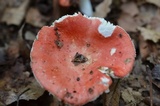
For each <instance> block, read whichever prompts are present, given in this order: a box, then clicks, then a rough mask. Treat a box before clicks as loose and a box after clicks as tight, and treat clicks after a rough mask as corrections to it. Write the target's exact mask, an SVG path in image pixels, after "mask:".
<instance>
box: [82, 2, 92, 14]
mask: <svg viewBox="0 0 160 106" xmlns="http://www.w3.org/2000/svg"><path fill="white" fill-rule="evenodd" d="M79 7H80V10H81V12H82V13H83V14H85V15H87V16H92V15H93V10H92V5H91V1H90V0H80V1H79Z"/></svg>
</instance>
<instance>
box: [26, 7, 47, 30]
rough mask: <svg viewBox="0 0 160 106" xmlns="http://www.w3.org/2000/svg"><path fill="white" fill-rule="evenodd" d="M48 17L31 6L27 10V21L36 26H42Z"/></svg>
mask: <svg viewBox="0 0 160 106" xmlns="http://www.w3.org/2000/svg"><path fill="white" fill-rule="evenodd" d="M46 20H47V18H46V17H44V16H43V15H41V14H40V12H39V11H38V9H36V8H30V9H29V10H28V12H27V16H26V23H29V24H31V25H33V26H35V27H42V26H44V25H45V24H46Z"/></svg>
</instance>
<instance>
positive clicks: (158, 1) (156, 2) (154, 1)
mask: <svg viewBox="0 0 160 106" xmlns="http://www.w3.org/2000/svg"><path fill="white" fill-rule="evenodd" d="M146 1H147V2H148V3H152V4H154V5H156V6H158V7H160V0H146Z"/></svg>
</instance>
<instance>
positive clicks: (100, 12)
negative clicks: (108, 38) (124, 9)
mask: <svg viewBox="0 0 160 106" xmlns="http://www.w3.org/2000/svg"><path fill="white" fill-rule="evenodd" d="M111 3H112V0H104V1H103V2H101V3H100V4H99V5H98V6H97V7H96V8H95V12H94V13H93V16H95V17H102V18H103V17H105V16H106V15H107V13H109V12H110V5H111Z"/></svg>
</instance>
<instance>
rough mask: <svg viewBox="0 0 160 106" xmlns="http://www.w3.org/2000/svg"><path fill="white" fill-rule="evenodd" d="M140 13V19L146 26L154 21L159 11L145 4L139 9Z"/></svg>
mask: <svg viewBox="0 0 160 106" xmlns="http://www.w3.org/2000/svg"><path fill="white" fill-rule="evenodd" d="M139 11H140V13H139V14H138V18H139V20H140V21H142V23H143V25H145V24H149V23H150V22H151V21H152V19H153V17H154V16H155V15H156V13H157V12H158V11H159V10H158V9H157V8H156V7H155V6H152V5H145V4H144V5H141V6H140V7H139Z"/></svg>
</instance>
